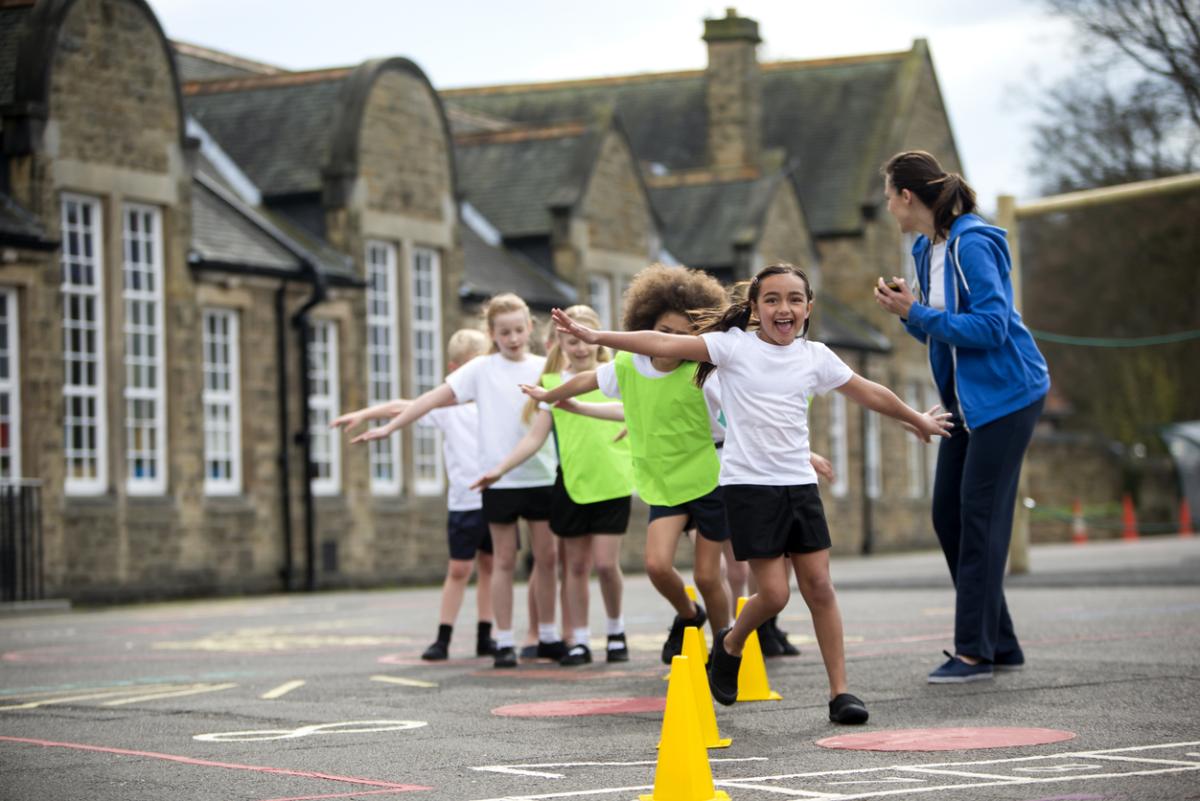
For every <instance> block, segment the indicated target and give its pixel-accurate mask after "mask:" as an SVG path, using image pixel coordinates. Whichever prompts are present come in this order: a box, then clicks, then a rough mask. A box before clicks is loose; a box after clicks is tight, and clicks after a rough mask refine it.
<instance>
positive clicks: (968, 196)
mask: <svg viewBox="0 0 1200 801" xmlns="http://www.w3.org/2000/svg"><path fill="white" fill-rule="evenodd" d="M883 174H884V175H885V176H886V177H887V180H888V181H890V182H891V184H892V189H893V190H894V191H896V192H899V191H900V190H902V189H907V190H908V191H910V192H912V193H913V194H914V195H916V196H917V197H918V198H920V200H921V202H922V203H924V204H925V205H926V206H928V207H929V210H930V211H932V212H933V232H934V236H935V238H937V239H946V238H947V237H948V236H949V235H950V226H951V225H952V224H953V223H954V221H955V220H956V219H958V218H959V217H961V216H962V215H964V214H970V213H971V212H973V211H975V205H976V204H975V190H974V189H972V188H971V187H970V185H969V184H968V183H967V181H966V179H965V178H963V177H962V176H961V175H959V174H958V173H956V172H946V171H945V170H943V169H942V165H941V164H938V160H937V159H935V158H934V157H933V156H931V155H930V154H929V153H926V152H925V151H924V150H906V151H904V152H903V153H897V154H896V155H894V156H892V157H891V158H890V159H888V160H887V163H886V164H884V165H883Z"/></svg>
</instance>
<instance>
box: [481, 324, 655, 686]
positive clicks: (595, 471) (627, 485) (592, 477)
mask: <svg viewBox="0 0 1200 801" xmlns="http://www.w3.org/2000/svg"><path fill="white" fill-rule="evenodd" d="M565 314H567V315H568V316H569V317H571V318H572V319H574V320H576V321H578V322H580V323H583V324H585V325H594V326H599V324H600V320H599V317H598V316H597V315H596V312H595V311H593V310H592V309H591V308H590V307H588V306H572V307H571V308H569V309H567V310H566V312H565ZM608 360H609V356H608V351H607V349H605V348H600V347H597V346H595V345H589V344H587V343H586V342H582V341H580V340H579V339H576V338H575V337H573V336H570V335H569V334H556V335H555V336H554V342H553V345H552V346H551V347H550V349H549V353H548V354H547V357H546V366H545V369H544V370H543V372H542V375H541V377H540V379H539V385H540V386H542V387H545V388H547V389H553V388H555V387H557V386H558V385H560V384H562V383H563V381H564V380H569V379H570V378H571V377H572V376H574V375H578V374H580V373H582V372H585V371H588V370H594V369H596V366H597V363H598V362H599V363H602V362H607V361H608ZM594 394H595V395H598V394H599V393H594ZM581 400H584V401H595V400H602V398H599V397H591V396H587V395H585V396H584V397H583V398H582V399H581ZM524 419H525V422H526V423H528V424H529V430H528V432H527V433H526V434H525V436H524V438H522V440H521V441H520V442H519V443H517V446H516V447H515V448H514V449H513V450H512V451H511V452H510V453H509V454H508V455H507V456H506V457H505V459H504V460H503V461H502V462H500V463H499V464H497V465H496V466H494V467H493V468H491V469H490V470H488V471H487V472H486V473H484V474H483V476H482V477H481V478H480V479H479V480H478V481H476V482H475V484H474V485H473V488H475V489H484V488H487V487H490V486H492V485H493V484H495V483H496V482H497V481H499V480H500V479H501V478H502V477H503V476H504V475H505V474H507V473H508V472H509V471H510V470H512V469H513V468H515V467H517V466H518V465H520V464H522V463H523V462H524V461H525V460H526V459H528V458H529V457H530V456H531V455H533V454H534V453H536V452H537V450H538V449H539V448H541V447H542V446H543V444H544V443H545V442H546V439H547V438H548V437H549V436H550V432H551V431H552V430H553V432H554V438H555V442H556V444H557V446H558V457H559V470H558V475H557V476H556V478H555V483H554V498H553V501H552V504H551V508H550V530H551V531H553V532H554V534H555V535H556V536H557V537H558V538H559V548H561V549H562V552H563V553H564V555H565V561H566V571H565V574H564V576H563V584H564V590H565V592H564V596H563V601H564V608H563V621H564V625H563V628H564V630H565V631H568V632H570V635H571V636H570V640H571V644H570V645H569V647H568V650H567V653H566V654H565V655H564V656H563V657H562V659H561V660H560V662H561V664H563V665H567V666H570V665H583V664H588V663H590V662H591V661H592V652H591V649H590V647H589V642H590V639H591V637H590V631H589V628H588V576H589V574H590V572H591V568H592V565H593V563H594V564H595V568H596V573H597V576H598V578H599V582H600V593H601V596H602V597H603V599H604V606H605V611H606V613H607V615H608V630H607V633H608V642H607V649H606V651H607V653H606V661H608V662H625V661H628V659H629V649H628V646H627V644H626V641H625V622H624V618H623V617H622V615H621V595H622V592H623V583H624V577H623V576H622V574H621V566H620V551H621V536H622V535H623V534H624V533H625V530H626V529H627V528H628V525H629V510H630V495H631V493H632V492H633V475H632V465H631V463H630V458H629V443H628V440H626V439H624V438H620V437H619V435H620V433H621V424H620V423H619V422H616V421H612V420H604V419H594V418H593V417H590V416H581V415H578V414H572V413H571V412H569V411H567V410H566V409H563V408H552V407H550V406H548V405H545V404H540V405H539V404H538V403H537V401H534V400H532V399H531V400H530V401H529V403H528V404H527V405H526V408H525V416H524Z"/></svg>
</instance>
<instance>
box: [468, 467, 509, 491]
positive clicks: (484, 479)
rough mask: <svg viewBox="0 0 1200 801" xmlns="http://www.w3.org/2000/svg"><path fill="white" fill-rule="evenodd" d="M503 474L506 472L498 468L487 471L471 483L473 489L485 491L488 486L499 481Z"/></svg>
mask: <svg viewBox="0 0 1200 801" xmlns="http://www.w3.org/2000/svg"><path fill="white" fill-rule="evenodd" d="M503 475H504V474H503V473H501V472H500V471H499V470H496V469H492V470H489V471H487V472H486V473H484V474H483V475H482V476H480V477H479V479H478V480H477V481H476V482H475V483H474V484H472V485H471V489H473V490H475V491H476V492H483V491H484V490H485V489H487V488H488V487H490V486H492V485H493V484H495V483H496V482H497V481H499V480H500V477H501V476H503Z"/></svg>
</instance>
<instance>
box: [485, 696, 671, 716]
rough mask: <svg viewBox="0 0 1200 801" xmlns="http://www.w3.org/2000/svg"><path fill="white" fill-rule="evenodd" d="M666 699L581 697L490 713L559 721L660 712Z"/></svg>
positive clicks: (500, 707) (501, 708)
mask: <svg viewBox="0 0 1200 801" xmlns="http://www.w3.org/2000/svg"><path fill="white" fill-rule="evenodd" d="M666 708H667V699H666V698H662V697H658V698H582V699H578V700H573V701H540V702H537V703H532V704H509V705H508V706H498V707H496V708H495V709H493V710H492V714H493V715H499V716H501V717H509V718H562V717H575V716H582V715H627V714H630V713H633V712H662V711H663V710H664V709H666Z"/></svg>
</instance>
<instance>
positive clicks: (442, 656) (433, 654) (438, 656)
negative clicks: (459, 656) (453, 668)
mask: <svg viewBox="0 0 1200 801" xmlns="http://www.w3.org/2000/svg"><path fill="white" fill-rule="evenodd" d="M421 658H422V659H424V660H425V661H426V662H441V661H443V660H446V659H449V658H450V643H448V642H442V641H441V640H438V641H437V642H435V643H434V644H433V645H431V646H429V647H428V648H426V649H425V653H423V654H421Z"/></svg>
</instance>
